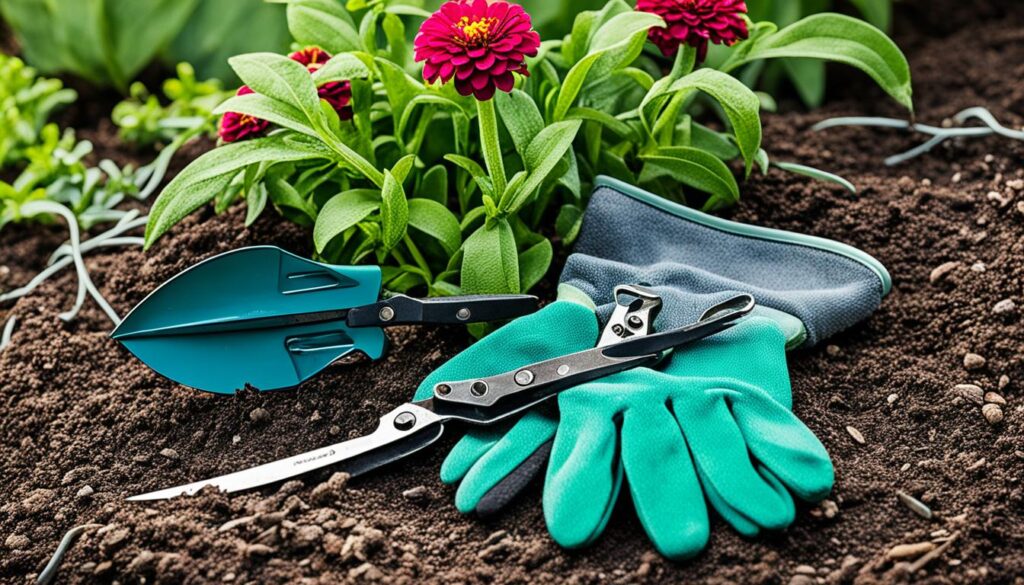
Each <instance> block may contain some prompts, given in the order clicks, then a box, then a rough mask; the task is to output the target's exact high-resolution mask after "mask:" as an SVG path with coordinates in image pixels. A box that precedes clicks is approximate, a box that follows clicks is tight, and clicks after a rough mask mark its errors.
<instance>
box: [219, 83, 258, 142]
mask: <svg viewBox="0 0 1024 585" xmlns="http://www.w3.org/2000/svg"><path fill="white" fill-rule="evenodd" d="M250 93H252V90H251V89H249V86H247V85H243V86H242V87H240V88H238V92H237V93H236V94H235V95H246V94H250ZM268 126H270V122H267V121H266V120H261V119H259V118H256V117H254V116H250V115H248V114H239V113H238V112H226V113H225V114H224V117H223V118H221V119H220V137H221V139H222V140H223V141H224V142H238V141H239V140H245V139H246V138H254V137H256V136H257V135H259V134H261V133H262V132H263V131H264V130H266V129H267V127H268Z"/></svg>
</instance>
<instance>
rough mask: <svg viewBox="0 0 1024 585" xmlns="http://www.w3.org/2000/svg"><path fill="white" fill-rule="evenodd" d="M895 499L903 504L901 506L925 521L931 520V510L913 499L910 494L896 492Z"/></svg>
mask: <svg viewBox="0 0 1024 585" xmlns="http://www.w3.org/2000/svg"><path fill="white" fill-rule="evenodd" d="M896 497H897V498H899V499H900V502H903V505H904V506H906V507H907V508H909V509H910V511H911V512H913V513H915V514H917V515H918V516H920V517H922V518H924V519H925V520H931V519H932V509H931V508H929V507H928V506H926V505H924V502H922V501H921V500H919V499H917V498H915V497H914V496H911V495H910V494H908V493H906V492H904V491H902V490H898V491H897V492H896Z"/></svg>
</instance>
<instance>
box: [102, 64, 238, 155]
mask: <svg viewBox="0 0 1024 585" xmlns="http://www.w3.org/2000/svg"><path fill="white" fill-rule="evenodd" d="M177 72H178V76H177V77H175V78H171V79H168V80H166V81H164V83H163V94H164V97H165V98H166V99H167V101H168V103H167V105H163V104H162V103H161V101H160V99H159V98H158V97H157V96H155V95H152V94H150V93H149V90H148V89H146V86H145V85H143V84H142V83H141V82H138V81H136V82H135V83H133V84H132V85H131V89H130V96H131V97H129V98H128V99H125V100H124V101H122V102H120V103H118V104H117V105H116V106H114V111H113V113H112V114H111V117H112V118H113V120H114V124H115V125H117V127H118V128H119V129H120V136H121V138H122V139H123V140H125V141H127V142H130V143H132V144H136V145H142V146H148V145H151V144H154V143H157V142H164V143H166V142H170V141H171V140H174V138H175V137H177V136H178V135H180V134H181V133H183V132H186V131H188V130H190V129H192V128H195V127H196V126H201V125H206V126H208V127H209V129H210V130H213V122H214V121H215V120H214V118H215V116H214V115H213V110H214V109H215V108H216V107H217V106H218V105H219V104H220V103H221V102H223V101H224V100H225V99H227V98H228V97H229V96H230V95H231V93H230V92H225V91H223V90H222V89H221V84H220V82H219V81H217V80H215V79H210V80H207V81H197V80H196V74H195V70H194V69H193V68H192V66H191V65H190V64H188V63H179V64H178V67H177Z"/></svg>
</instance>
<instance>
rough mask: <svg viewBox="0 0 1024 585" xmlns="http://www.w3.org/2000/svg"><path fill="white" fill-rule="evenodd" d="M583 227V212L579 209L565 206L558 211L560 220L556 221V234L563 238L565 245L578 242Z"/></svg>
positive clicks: (570, 205)
mask: <svg viewBox="0 0 1024 585" xmlns="http://www.w3.org/2000/svg"><path fill="white" fill-rule="evenodd" d="M582 225H583V210H582V209H580V208H579V207H577V206H575V205H572V204H569V205H563V206H562V208H561V209H559V210H558V218H557V219H555V233H557V234H558V237H560V238H562V242H563V243H564V244H566V245H568V244H571V243H573V242H574V241H575V240H576V236H578V235H579V233H580V227H581V226H582Z"/></svg>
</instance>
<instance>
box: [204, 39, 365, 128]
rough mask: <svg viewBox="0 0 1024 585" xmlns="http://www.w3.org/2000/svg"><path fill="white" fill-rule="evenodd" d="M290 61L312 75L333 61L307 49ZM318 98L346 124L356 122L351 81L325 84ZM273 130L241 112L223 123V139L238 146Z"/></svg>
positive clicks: (321, 52) (327, 55)
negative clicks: (268, 129)
mask: <svg viewBox="0 0 1024 585" xmlns="http://www.w3.org/2000/svg"><path fill="white" fill-rule="evenodd" d="M288 58H289V59H291V60H292V61H298V62H299V63H302V64H303V65H305V66H306V69H307V70H309V72H310V74H312V73H313V72H314V71H316V70H317V69H320V67H322V66H323V64H324V63H326V62H328V61H330V60H331V55H330V53H328V52H327V51H324V50H323V49H321V48H319V47H306V48H305V49H302V50H301V51H295V52H294V53H292V54H291V55H288ZM250 93H253V91H252V90H251V89H249V86H246V85H243V86H242V87H240V88H238V93H237V95H246V94H250ZM317 95H319V96H320V99H322V100H326V101H327V103H329V104H331V107H333V108H334V111H336V112H338V117H339V118H341V119H342V120H351V119H352V116H353V111H352V105H351V104H352V84H351V83H349V82H348V81H332V82H330V83H325V84H323V85H322V86H320V87H318V88H317ZM269 126H270V122H267V121H266V120H261V119H260V118H256V117H254V116H249V115H247V114H240V113H238V112H227V113H225V114H224V117H223V118H221V121H220V137H221V139H222V140H223V141H224V142H237V141H239V140H244V139H246V138H254V137H256V136H257V135H259V134H261V133H262V132H263V131H264V130H266V129H267V127H269Z"/></svg>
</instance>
